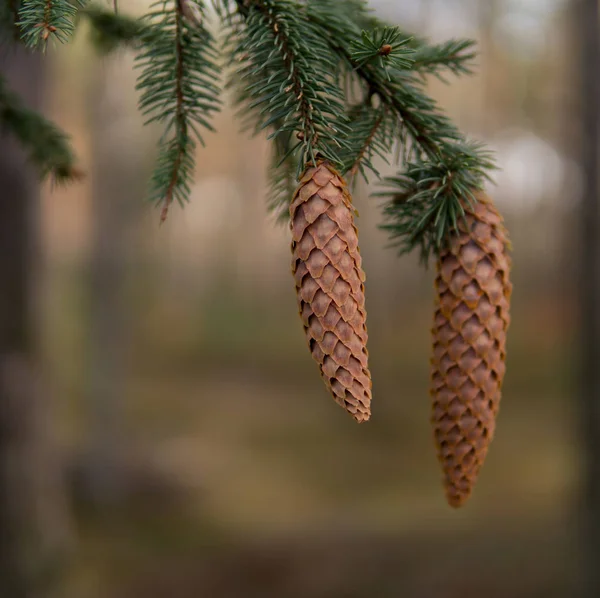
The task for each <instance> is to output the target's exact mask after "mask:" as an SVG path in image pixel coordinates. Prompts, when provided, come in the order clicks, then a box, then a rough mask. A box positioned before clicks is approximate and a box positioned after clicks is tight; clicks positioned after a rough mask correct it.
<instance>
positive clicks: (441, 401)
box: [431, 193, 512, 507]
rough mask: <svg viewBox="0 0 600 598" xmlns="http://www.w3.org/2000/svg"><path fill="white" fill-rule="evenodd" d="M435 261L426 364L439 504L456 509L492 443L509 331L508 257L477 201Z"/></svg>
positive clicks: (491, 214) (488, 209)
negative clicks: (439, 472)
mask: <svg viewBox="0 0 600 598" xmlns="http://www.w3.org/2000/svg"><path fill="white" fill-rule="evenodd" d="M477 200H478V201H477V202H476V203H475V202H474V203H475V205H474V206H473V207H472V208H471V207H468V206H466V205H465V210H466V211H467V216H466V223H465V221H464V220H463V219H461V220H460V221H459V232H458V234H453V235H452V237H451V239H450V241H449V243H448V246H447V247H446V249H444V250H443V251H442V252H441V254H440V258H439V261H438V265H437V266H438V268H437V272H438V273H437V278H436V281H435V289H436V302H435V315H434V324H433V329H432V333H433V358H432V360H431V364H432V372H431V396H432V398H433V415H432V422H433V426H434V431H435V441H436V445H437V449H438V458H439V460H440V462H441V464H442V468H443V471H444V485H445V489H446V498H447V500H448V503H449V504H450V505H451V506H453V507H460V506H461V505H463V504H464V503H465V502H466V500H467V499H468V498H469V495H470V494H471V490H472V489H473V486H474V484H475V481H476V479H477V475H478V473H479V470H480V468H481V466H482V465H483V461H484V459H485V456H486V454H487V451H488V447H489V445H490V442H491V441H492V438H493V436H494V428H495V420H496V415H497V414H498V409H499V404H500V391H501V387H502V380H503V378H504V370H505V365H504V362H505V359H506V331H507V329H508V325H509V323H510V316H509V301H510V295H511V291H512V285H511V283H510V281H509V270H510V257H509V255H508V246H509V242H508V238H507V232H506V229H505V228H504V225H503V220H502V217H501V216H500V214H499V213H498V210H497V209H496V208H495V207H494V205H493V203H492V202H491V200H490V199H489V198H488V197H487V196H486V195H484V194H483V193H482V194H480V195H479V196H478V197H477Z"/></svg>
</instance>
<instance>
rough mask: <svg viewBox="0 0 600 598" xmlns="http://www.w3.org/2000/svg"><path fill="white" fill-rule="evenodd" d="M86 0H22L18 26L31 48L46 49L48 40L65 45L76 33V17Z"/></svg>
mask: <svg viewBox="0 0 600 598" xmlns="http://www.w3.org/2000/svg"><path fill="white" fill-rule="evenodd" d="M85 2H86V0H22V1H21V6H20V8H19V22H18V26H19V27H20V29H21V37H22V39H23V42H24V43H25V45H26V46H28V47H30V48H42V49H43V50H45V49H46V46H47V43H48V40H50V39H52V40H57V41H59V42H61V43H65V42H66V41H67V40H68V39H69V38H70V37H71V35H72V34H73V32H74V31H75V25H74V21H75V17H76V16H77V11H78V9H79V8H81V7H82V6H84V5H85Z"/></svg>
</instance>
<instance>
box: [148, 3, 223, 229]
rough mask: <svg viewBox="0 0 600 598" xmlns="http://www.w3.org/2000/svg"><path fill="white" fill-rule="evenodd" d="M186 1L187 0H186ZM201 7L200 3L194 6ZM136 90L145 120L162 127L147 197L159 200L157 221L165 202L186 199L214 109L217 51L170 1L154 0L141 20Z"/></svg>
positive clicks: (216, 107) (206, 35)
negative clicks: (198, 146)
mask: <svg viewBox="0 0 600 598" xmlns="http://www.w3.org/2000/svg"><path fill="white" fill-rule="evenodd" d="M190 1H191V0H190ZM199 8H200V9H203V6H202V5H199ZM146 24H147V30H146V33H145V34H144V35H142V49H141V51H140V54H139V55H138V57H137V67H138V68H140V69H141V73H140V75H139V77H138V83H137V89H138V90H139V91H140V92H141V96H140V102H139V107H140V110H141V112H142V113H143V114H144V115H145V116H147V117H149V118H148V120H147V121H146V124H149V123H153V122H158V123H161V124H162V125H163V126H164V130H163V134H162V137H161V138H160V141H159V148H158V158H157V164H156V168H155V170H154V174H153V176H152V181H151V191H150V197H151V200H153V201H155V202H156V203H158V204H162V206H163V211H162V215H161V220H164V219H165V218H166V215H167V210H168V208H169V206H170V205H171V203H172V202H173V201H174V200H176V201H177V202H179V203H180V204H183V203H184V201H185V200H187V199H188V197H189V193H190V185H191V183H192V177H193V173H194V163H195V159H196V155H195V153H196V142H197V141H198V142H200V143H201V144H202V145H204V137H203V133H202V130H203V129H204V130H209V131H213V130H214V129H213V126H212V125H211V123H210V118H211V116H212V114H213V113H214V112H216V111H218V110H219V105H220V101H219V91H220V90H219V87H218V86H217V85H216V83H215V81H216V80H217V79H218V77H219V67H218V65H217V57H218V56H217V52H216V49H215V44H214V39H213V36H212V35H211V33H210V32H209V31H208V30H207V29H206V27H205V26H204V25H202V24H200V25H198V24H196V23H191V22H190V21H189V20H188V19H187V18H186V17H185V15H184V14H183V10H182V6H181V4H180V3H179V2H177V1H176V0H175V1H173V0H159V2H156V3H155V4H154V5H153V6H152V9H151V12H150V13H149V15H148V16H147V19H146Z"/></svg>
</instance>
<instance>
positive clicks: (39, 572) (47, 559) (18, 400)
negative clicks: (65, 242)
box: [0, 48, 67, 598]
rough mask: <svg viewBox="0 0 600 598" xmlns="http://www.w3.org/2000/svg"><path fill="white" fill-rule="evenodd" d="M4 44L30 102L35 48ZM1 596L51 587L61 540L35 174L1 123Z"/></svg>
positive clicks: (8, 71) (11, 75) (12, 79)
mask: <svg viewBox="0 0 600 598" xmlns="http://www.w3.org/2000/svg"><path fill="white" fill-rule="evenodd" d="M8 50H9V51H6V48H5V49H4V51H3V52H2V53H0V72H1V73H2V75H3V76H5V77H6V79H7V82H8V84H9V85H10V86H11V87H12V89H14V90H15V91H17V93H20V94H21V97H22V98H23V100H24V101H25V102H26V103H27V104H28V105H29V106H30V107H33V108H37V107H39V104H40V101H39V100H40V97H41V95H42V68H41V62H40V58H39V56H38V55H34V54H32V53H31V52H26V51H25V50H23V49H15V48H9V49H8ZM0 189H1V195H0V280H1V281H2V283H1V292H0V596H2V598H38V597H46V596H49V595H50V594H51V591H52V589H53V588H54V587H55V582H56V581H57V578H56V577H55V576H56V575H57V574H58V573H59V571H60V569H61V566H60V563H61V558H62V557H63V556H64V550H63V549H64V548H65V547H66V544H65V540H66V529H67V528H66V518H65V513H66V510H65V504H64V494H63V492H62V490H63V485H62V480H61V478H60V472H59V470H58V467H57V459H56V453H55V452H54V451H53V450H52V441H51V438H50V437H49V434H48V431H49V430H51V429H52V428H51V424H50V413H49V401H48V393H47V392H46V389H45V388H43V386H42V384H41V382H40V377H39V367H38V365H39V364H38V343H37V339H36V334H37V326H36V317H37V316H36V309H35V304H34V300H35V298H36V293H35V288H34V284H35V280H36V277H35V269H36V265H37V260H36V254H37V249H38V248H37V246H36V242H37V219H36V217H37V208H38V200H39V188H38V184H37V179H36V173H34V172H32V171H31V170H30V168H29V167H28V165H27V163H26V159H25V156H24V154H23V152H22V151H21V148H20V147H18V145H17V144H16V142H14V140H12V139H10V138H7V137H6V136H5V135H2V132H0Z"/></svg>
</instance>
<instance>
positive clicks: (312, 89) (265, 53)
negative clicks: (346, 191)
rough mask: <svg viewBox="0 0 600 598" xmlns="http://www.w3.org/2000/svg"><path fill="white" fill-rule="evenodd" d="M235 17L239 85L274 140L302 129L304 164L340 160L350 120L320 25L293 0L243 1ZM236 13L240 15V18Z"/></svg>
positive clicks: (232, 28)
mask: <svg viewBox="0 0 600 598" xmlns="http://www.w3.org/2000/svg"><path fill="white" fill-rule="evenodd" d="M236 5H237V12H236V13H233V16H232V17H231V19H230V31H229V34H230V38H231V40H232V43H233V52H232V55H233V57H234V60H237V62H238V63H239V64H241V66H238V68H237V69H236V78H237V84H238V85H242V86H244V87H245V90H244V91H243V92H242V94H241V96H242V98H243V99H244V100H246V105H247V108H248V109H249V110H250V111H251V112H252V113H253V115H254V117H255V118H257V120H258V128H259V129H268V128H271V127H272V126H273V125H274V124H275V123H280V124H279V125H278V127H277V128H276V129H275V130H274V131H273V132H272V133H271V134H270V136H269V138H274V137H277V136H278V135H281V134H283V133H285V132H289V131H292V132H298V133H299V140H300V143H299V144H298V149H300V153H301V160H300V161H299V164H300V166H301V167H302V166H304V164H305V163H307V162H315V161H316V156H317V155H318V154H319V155H321V156H323V157H324V158H327V159H329V160H331V161H332V162H333V163H335V164H340V162H341V160H340V156H339V151H340V149H341V148H343V147H344V137H345V134H346V133H347V124H346V122H345V118H344V117H343V115H344V97H343V93H342V91H341V89H340V88H339V86H338V85H336V83H335V75H336V72H335V70H334V66H335V63H336V62H337V61H336V60H335V55H334V54H333V53H332V52H331V49H330V47H329V45H328V43H327V40H326V39H324V38H323V35H322V31H321V30H320V28H318V27H315V26H314V24H313V23H311V22H310V21H309V20H308V19H307V18H306V16H305V14H304V11H303V10H302V6H301V5H300V4H298V3H297V2H292V1H290V0H239V1H238V2H236ZM236 15H237V16H238V17H240V18H237V19H236Z"/></svg>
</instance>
